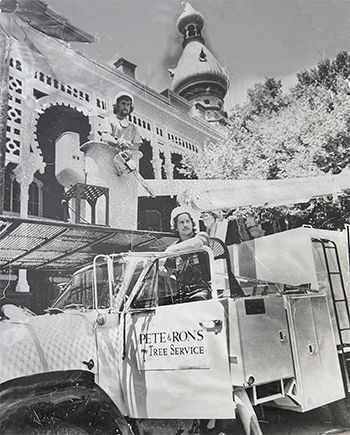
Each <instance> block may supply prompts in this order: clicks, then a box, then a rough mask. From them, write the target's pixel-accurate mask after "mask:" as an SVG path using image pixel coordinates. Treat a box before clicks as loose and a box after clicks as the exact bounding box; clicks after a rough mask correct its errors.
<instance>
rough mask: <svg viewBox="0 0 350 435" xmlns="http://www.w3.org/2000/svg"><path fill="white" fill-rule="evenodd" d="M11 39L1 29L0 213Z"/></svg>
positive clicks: (2, 193)
mask: <svg viewBox="0 0 350 435" xmlns="http://www.w3.org/2000/svg"><path fill="white" fill-rule="evenodd" d="M9 54H10V39H9V38H8V37H7V35H6V34H5V33H4V32H3V31H2V30H1V29H0V214H3V212H4V200H5V163H6V129H7V116H8V115H7V113H8V104H9V69H10V65H9Z"/></svg>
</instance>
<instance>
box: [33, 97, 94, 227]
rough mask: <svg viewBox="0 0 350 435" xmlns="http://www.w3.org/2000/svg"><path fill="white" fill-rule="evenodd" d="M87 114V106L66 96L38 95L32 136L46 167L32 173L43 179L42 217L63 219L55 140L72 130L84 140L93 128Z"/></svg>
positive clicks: (82, 141) (61, 188)
mask: <svg viewBox="0 0 350 435" xmlns="http://www.w3.org/2000/svg"><path fill="white" fill-rule="evenodd" d="M38 103H39V100H38ZM89 115H90V111H89V109H87V108H85V107H83V106H82V105H79V104H75V103H74V102H73V103H72V102H71V101H67V100H65V99H59V100H57V99H56V98H53V97H52V96H51V97H50V96H49V97H43V98H41V99H40V110H39V111H38V113H37V115H36V121H35V139H36V142H37V144H38V146H39V147H40V150H41V153H42V156H43V160H44V163H45V170H44V172H43V173H42V174H39V173H38V172H37V173H35V177H36V178H37V179H38V180H40V181H41V182H42V183H43V205H42V212H43V216H44V217H48V218H51V219H60V220H64V219H65V216H64V209H63V207H62V200H63V197H64V187H63V186H62V185H61V184H59V182H58V181H57V179H56V175H55V172H56V171H55V168H56V158H57V156H56V141H57V139H58V138H59V137H60V136H61V134H62V133H64V132H66V131H71V132H75V133H78V134H79V137H80V143H81V144H82V143H84V142H87V141H88V139H89V136H90V133H91V129H92V126H91V121H90V116H89Z"/></svg>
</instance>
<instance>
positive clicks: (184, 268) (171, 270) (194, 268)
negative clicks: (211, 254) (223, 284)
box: [162, 206, 211, 302]
mask: <svg viewBox="0 0 350 435" xmlns="http://www.w3.org/2000/svg"><path fill="white" fill-rule="evenodd" d="M170 226H171V229H172V230H173V231H175V232H176V233H177V235H178V237H179V239H178V240H177V241H176V242H175V243H174V244H172V245H171V246H169V247H168V248H167V249H166V252H167V253H172V254H174V255H176V254H177V253H178V252H181V251H183V250H187V249H191V250H192V251H193V250H196V249H200V248H201V247H202V246H204V245H205V246H208V245H209V236H208V234H207V233H205V232H200V233H198V234H196V223H195V219H194V217H193V212H192V211H191V210H190V209H188V208H187V207H183V206H179V207H176V208H174V210H173V211H172V212H171V217H170ZM162 275H163V276H169V277H170V278H172V279H174V280H175V281H176V284H177V288H178V292H179V300H178V302H193V301H199V300H205V299H211V286H210V267H209V258H208V255H207V253H205V252H194V253H190V254H182V255H180V256H176V257H175V256H174V257H172V258H168V259H167V260H166V261H165V263H164V265H163V267H162Z"/></svg>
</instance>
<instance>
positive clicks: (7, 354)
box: [0, 310, 97, 384]
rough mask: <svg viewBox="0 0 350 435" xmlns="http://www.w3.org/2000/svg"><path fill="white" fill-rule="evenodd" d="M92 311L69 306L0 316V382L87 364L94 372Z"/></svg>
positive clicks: (77, 367)
mask: <svg viewBox="0 0 350 435" xmlns="http://www.w3.org/2000/svg"><path fill="white" fill-rule="evenodd" d="M93 315H94V313H80V312H78V311H73V310H72V311H68V312H65V313H61V314H55V315H49V314H47V315H43V316H33V317H28V318H26V319H23V320H1V321H0V337H1V340H0V384H1V383H3V382H5V381H8V380H11V379H15V378H18V377H22V376H29V375H33V374H38V373H46V372H50V371H59V370H87V369H88V368H89V370H90V371H92V372H94V373H96V363H97V359H96V344H95V337H94V328H93V325H94V322H93ZM84 362H85V363H84Z"/></svg>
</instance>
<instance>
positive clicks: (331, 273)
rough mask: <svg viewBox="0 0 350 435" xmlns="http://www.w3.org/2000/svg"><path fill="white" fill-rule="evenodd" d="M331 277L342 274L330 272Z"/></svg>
mask: <svg viewBox="0 0 350 435" xmlns="http://www.w3.org/2000/svg"><path fill="white" fill-rule="evenodd" d="M328 273H329V275H341V272H328Z"/></svg>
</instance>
